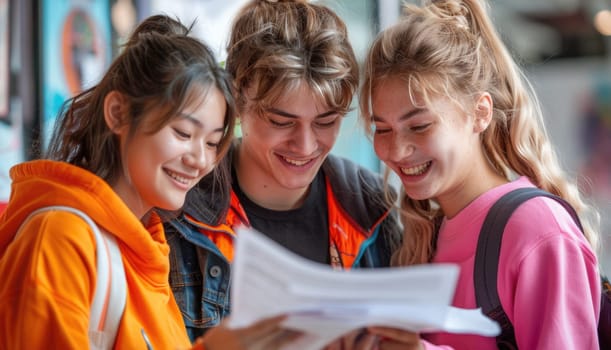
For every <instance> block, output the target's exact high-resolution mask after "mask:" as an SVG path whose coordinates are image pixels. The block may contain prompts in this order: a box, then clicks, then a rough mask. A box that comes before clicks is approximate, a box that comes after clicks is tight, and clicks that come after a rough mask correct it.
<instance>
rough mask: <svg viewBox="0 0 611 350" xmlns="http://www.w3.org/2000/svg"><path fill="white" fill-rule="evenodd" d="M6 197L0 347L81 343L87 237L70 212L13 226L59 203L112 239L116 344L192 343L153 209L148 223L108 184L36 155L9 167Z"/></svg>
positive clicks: (91, 270)
mask: <svg viewBox="0 0 611 350" xmlns="http://www.w3.org/2000/svg"><path fill="white" fill-rule="evenodd" d="M10 174H11V178H12V180H13V183H12V186H11V195H10V201H9V204H8V206H7V207H6V209H5V210H4V212H3V213H2V215H1V216H0V276H2V283H0V300H1V301H2V302H0V348H1V349H48V348H56V349H79V350H80V349H86V348H88V343H89V341H88V335H87V332H88V322H89V310H90V307H91V301H92V299H93V293H94V290H95V282H96V263H95V261H96V260H95V251H96V249H95V240H94V238H93V233H92V232H91V229H90V228H89V226H88V225H87V224H86V223H85V222H84V221H83V220H82V219H80V218H79V217H78V216H76V215H74V214H72V213H68V212H64V211H48V212H44V213H42V214H39V215H37V216H35V217H34V218H33V219H31V220H29V221H28V222H27V223H26V224H25V225H24V226H23V227H22V228H21V231H20V233H19V236H18V237H17V238H16V239H13V238H14V235H15V232H16V231H17V229H18V228H19V227H20V226H21V223H22V222H23V221H24V219H25V217H27V215H28V214H29V213H31V212H32V211H34V210H36V209H38V208H41V207H46V206H50V205H64V206H70V207H73V208H76V209H79V210H81V211H83V212H85V213H86V214H87V215H89V216H90V217H91V218H92V219H93V220H94V221H95V222H96V223H97V224H98V226H99V227H100V228H102V229H104V230H106V231H107V232H110V233H112V234H113V235H115V237H116V238H117V242H118V244H119V248H120V250H121V254H122V257H123V265H124V267H125V277H126V281H127V301H126V306H125V311H124V314H123V317H122V319H121V323H120V325H119V329H118V332H117V338H116V343H115V345H116V346H115V348H119V349H146V348H147V346H146V343H145V336H144V335H143V333H145V334H146V337H147V338H148V340H149V341H150V344H151V346H152V348H153V349H188V348H190V347H191V344H190V342H189V339H188V337H187V333H186V331H185V326H184V323H183V320H182V316H181V314H180V311H179V309H178V307H177V305H176V302H175V300H174V296H173V294H172V291H171V289H170V286H169V284H168V273H169V259H168V253H169V247H168V245H167V243H166V241H165V236H164V232H163V226H162V225H161V222H160V220H159V218H158V216H156V215H151V219H150V220H149V222H148V223H147V225H143V224H142V222H141V221H140V220H139V218H137V217H136V216H134V215H133V213H132V212H131V211H130V210H129V208H128V207H127V206H126V205H125V204H124V203H123V201H122V200H121V199H120V198H119V197H118V196H117V195H116V194H115V192H114V191H113V190H112V189H111V188H110V186H108V184H107V183H106V182H105V181H103V180H102V179H100V178H98V177H97V176H95V175H93V174H91V173H90V172H88V171H86V170H83V169H81V168H78V167H75V166H72V165H69V164H67V163H62V162H55V161H49V160H37V161H32V162H27V163H23V164H20V165H17V166H15V167H13V168H12V169H11V172H10Z"/></svg>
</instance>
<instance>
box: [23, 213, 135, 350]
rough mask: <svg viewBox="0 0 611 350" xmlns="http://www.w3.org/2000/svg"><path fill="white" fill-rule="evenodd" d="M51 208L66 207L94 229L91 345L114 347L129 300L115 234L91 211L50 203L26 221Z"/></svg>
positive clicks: (92, 347) (90, 318)
mask: <svg viewBox="0 0 611 350" xmlns="http://www.w3.org/2000/svg"><path fill="white" fill-rule="evenodd" d="M50 210H62V211H67V212H71V213H73V214H75V215H78V216H79V217H81V218H82V219H83V220H85V222H86V223H87V224H88V225H89V226H90V227H91V230H92V231H93V234H94V237H95V244H96V269H97V280H96V287H95V293H94V296H93V302H92V304H91V312H90V316H89V346H90V349H100V350H102V349H104V350H106V349H112V347H113V345H114V343H115V338H116V335H117V329H118V328H119V322H120V321H121V317H122V316H123V310H124V309H125V302H126V299H127V287H126V285H127V282H126V280H125V270H124V268H123V261H122V260H121V251H120V250H119V246H118V245H117V242H116V240H115V237H114V236H112V235H110V234H109V233H107V232H105V231H100V229H99V228H98V225H96V223H95V222H94V221H93V220H92V219H91V218H90V217H89V216H88V215H87V214H85V213H83V212H82V211H80V210H78V209H74V208H71V207H66V206H50V207H44V208H40V209H38V210H35V211H34V212H32V213H31V214H30V215H29V216H28V217H27V218H26V219H25V220H24V223H25V222H26V221H28V220H29V219H30V218H31V217H32V216H34V215H36V214H38V213H40V212H43V211H50ZM22 225H23V224H22Z"/></svg>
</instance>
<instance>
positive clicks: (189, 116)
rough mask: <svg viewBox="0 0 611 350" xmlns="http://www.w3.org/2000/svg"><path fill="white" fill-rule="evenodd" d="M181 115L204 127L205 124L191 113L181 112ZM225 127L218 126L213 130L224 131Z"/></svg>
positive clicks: (199, 126) (201, 127)
mask: <svg viewBox="0 0 611 350" xmlns="http://www.w3.org/2000/svg"><path fill="white" fill-rule="evenodd" d="M180 116H181V117H182V118H185V119H187V120H188V121H190V122H191V123H193V124H195V126H197V127H198V128H200V129H203V128H204V124H203V123H202V122H201V121H200V120H199V119H197V118H195V117H193V116H192V115H191V114H187V113H180ZM224 131H225V128H224V127H221V128H216V129H214V130H212V132H221V133H222V132H224Z"/></svg>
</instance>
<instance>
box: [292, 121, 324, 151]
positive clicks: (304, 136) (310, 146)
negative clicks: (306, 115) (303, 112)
mask: <svg viewBox="0 0 611 350" xmlns="http://www.w3.org/2000/svg"><path fill="white" fill-rule="evenodd" d="M291 136H292V137H291V138H292V140H291V144H292V145H293V151H294V152H296V153H298V154H302V155H309V154H312V153H314V152H315V151H316V150H317V149H318V140H317V137H316V132H315V131H314V130H312V128H311V127H310V126H302V127H299V128H297V129H296V130H295V132H294V133H293V135H291Z"/></svg>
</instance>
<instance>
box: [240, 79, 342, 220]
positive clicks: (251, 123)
mask: <svg viewBox="0 0 611 350" xmlns="http://www.w3.org/2000/svg"><path fill="white" fill-rule="evenodd" d="M341 119H342V116H341V115H340V114H339V113H338V112H337V111H334V110H329V109H328V108H327V107H326V106H325V104H324V103H323V102H322V101H321V98H319V97H316V96H314V94H313V93H312V91H311V90H310V89H309V87H308V86H307V85H306V84H301V85H299V87H297V88H296V89H293V90H291V91H287V93H286V94H285V95H284V96H283V97H282V98H281V99H280V100H279V101H277V103H275V104H274V105H273V106H272V107H271V108H268V109H267V110H266V111H265V112H264V115H256V114H255V113H254V112H253V111H252V110H250V111H247V112H246V113H245V114H244V115H243V116H242V117H241V126H242V144H241V146H240V150H239V160H238V162H239V164H238V172H239V174H238V179H239V182H240V187H241V188H242V190H243V191H244V192H245V193H246V194H247V195H248V196H249V197H250V198H251V199H252V200H254V201H255V202H257V203H258V204H259V205H263V206H266V202H265V199H264V198H266V197H267V198H272V197H277V198H286V201H287V203H288V205H289V206H292V204H290V202H294V201H295V200H296V199H297V198H301V197H302V196H303V195H304V194H305V193H306V191H307V190H308V188H309V186H310V184H311V183H312V181H313V179H314V177H315V176H316V173H317V172H318V170H319V169H320V167H321V165H322V163H323V161H324V160H325V158H326V156H327V155H328V154H329V152H330V151H331V148H332V147H333V145H334V144H335V141H336V140H337V135H338V133H339V129H340V124H341ZM246 173H247V174H246ZM293 204H294V203H293ZM267 206H268V207H269V205H267ZM281 206H283V205H281ZM270 209H274V208H270Z"/></svg>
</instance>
